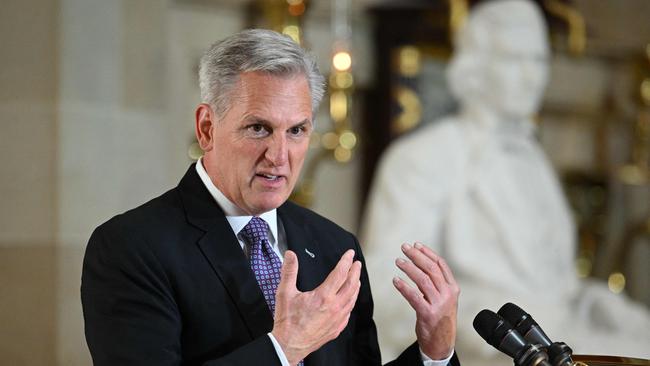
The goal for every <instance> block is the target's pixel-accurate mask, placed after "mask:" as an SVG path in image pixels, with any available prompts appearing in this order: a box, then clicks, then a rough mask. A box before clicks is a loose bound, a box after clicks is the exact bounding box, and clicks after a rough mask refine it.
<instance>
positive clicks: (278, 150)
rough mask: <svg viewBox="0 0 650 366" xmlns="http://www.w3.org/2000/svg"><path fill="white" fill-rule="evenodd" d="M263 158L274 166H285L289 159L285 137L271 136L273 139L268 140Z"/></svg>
mask: <svg viewBox="0 0 650 366" xmlns="http://www.w3.org/2000/svg"><path fill="white" fill-rule="evenodd" d="M265 157H266V159H267V160H268V161H270V162H271V164H273V165H274V166H280V165H283V164H285V163H286V162H287V160H288V158H289V152H288V147H287V139H286V137H285V136H280V135H277V136H273V138H271V139H270V140H269V144H268V146H267V149H266V154H265Z"/></svg>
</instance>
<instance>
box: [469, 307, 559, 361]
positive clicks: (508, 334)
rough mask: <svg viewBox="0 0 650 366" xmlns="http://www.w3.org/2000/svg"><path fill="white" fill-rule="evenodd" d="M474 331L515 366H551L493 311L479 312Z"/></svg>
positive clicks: (542, 354) (545, 356)
mask: <svg viewBox="0 0 650 366" xmlns="http://www.w3.org/2000/svg"><path fill="white" fill-rule="evenodd" d="M473 325H474V329H475V330H476V332H477V333H478V334H479V335H480V336H481V338H483V339H484V340H485V341H486V342H487V343H489V344H490V345H492V346H493V347H494V348H496V349H498V350H499V351H501V352H503V353H505V354H507V355H508V356H510V357H512V358H513V360H514V362H515V365H517V366H551V364H550V363H549V362H548V355H547V354H546V352H544V351H543V350H542V349H541V348H539V347H538V346H536V345H534V344H531V343H528V342H527V341H526V340H525V339H524V337H522V336H521V334H519V332H517V331H516V330H515V329H513V327H512V325H511V324H510V323H508V321H506V320H505V319H503V318H502V317H501V316H499V315H498V314H495V313H494V312H493V311H490V310H487V309H484V310H481V311H480V312H479V313H478V314H477V315H476V317H475V318H474V323H473Z"/></svg>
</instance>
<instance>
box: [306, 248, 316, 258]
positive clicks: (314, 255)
mask: <svg viewBox="0 0 650 366" xmlns="http://www.w3.org/2000/svg"><path fill="white" fill-rule="evenodd" d="M305 253H307V254H309V256H310V257H312V258H316V254H314V253H312V252H310V251H309V250H308V249H307V248H305Z"/></svg>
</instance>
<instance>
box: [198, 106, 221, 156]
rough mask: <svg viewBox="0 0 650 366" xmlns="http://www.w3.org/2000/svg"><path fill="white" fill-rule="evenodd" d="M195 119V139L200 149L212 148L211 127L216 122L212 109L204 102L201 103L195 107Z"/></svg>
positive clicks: (208, 149) (207, 149)
mask: <svg viewBox="0 0 650 366" xmlns="http://www.w3.org/2000/svg"><path fill="white" fill-rule="evenodd" d="M195 119H196V123H195V126H194V132H195V133H196V141H198V143H199V146H200V147H201V150H203V151H210V150H212V139H213V135H212V133H213V129H212V128H213V127H214V125H215V122H216V121H215V114H214V111H213V110H212V108H210V106H209V105H207V104H206V103H201V104H199V105H198V106H197V107H196V112H195Z"/></svg>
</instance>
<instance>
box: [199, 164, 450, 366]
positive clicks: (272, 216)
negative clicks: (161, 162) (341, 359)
mask: <svg viewBox="0 0 650 366" xmlns="http://www.w3.org/2000/svg"><path fill="white" fill-rule="evenodd" d="M196 172H197V173H198V175H199V177H200V178H201V181H202V182H203V184H204V185H205V187H206V188H207V189H208V191H209V192H210V194H211V195H212V197H213V198H214V200H215V201H216V202H217V204H218V205H219V207H221V209H222V210H223V212H224V214H225V215H226V220H227V221H228V224H230V227H231V228H232V231H233V232H234V233H235V235H236V236H237V240H238V241H239V245H240V246H241V248H242V250H243V251H244V253H245V254H246V256H247V257H248V256H249V253H248V247H247V246H246V242H245V241H244V240H243V238H242V236H241V230H242V229H243V228H244V226H246V225H247V224H248V222H249V221H250V220H251V219H252V218H253V216H250V215H248V214H247V213H246V212H244V211H243V210H242V209H241V208H239V207H237V206H236V205H235V204H234V203H233V202H232V201H230V200H229V199H228V198H227V197H226V196H224V194H223V193H221V191H220V190H219V189H218V188H217V187H216V186H215V185H214V183H213V182H212V180H211V179H210V177H209V176H208V173H207V172H206V171H205V168H204V167H203V161H202V159H201V158H199V160H198V161H197V162H196ZM258 217H259V218H261V219H262V220H264V221H266V223H267V224H268V226H269V233H268V239H269V243H270V244H271V247H272V248H273V251H274V252H275V254H277V256H278V258H280V261H281V262H283V261H284V252H285V251H286V250H287V248H288V247H287V235H286V233H285V231H284V226H283V225H282V222H281V221H280V220H278V215H277V210H276V209H273V210H271V211H267V212H264V213H262V214H260V215H259V216H258ZM268 336H269V338H270V339H271V342H272V343H273V347H274V348H275V352H276V353H277V354H278V358H279V359H280V362H281V363H282V366H290V365H289V360H287V356H286V355H285V354H284V351H283V350H282V347H280V344H279V343H278V341H277V340H276V339H275V337H274V336H273V334H271V333H270V332H269V333H268ZM420 355H421V356H422V362H424V366H444V365H447V364H448V363H449V360H451V357H452V355H453V351H452V353H451V355H449V357H447V358H446V359H444V360H432V359H430V358H429V357H427V355H425V354H424V353H423V352H422V350H420Z"/></svg>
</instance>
